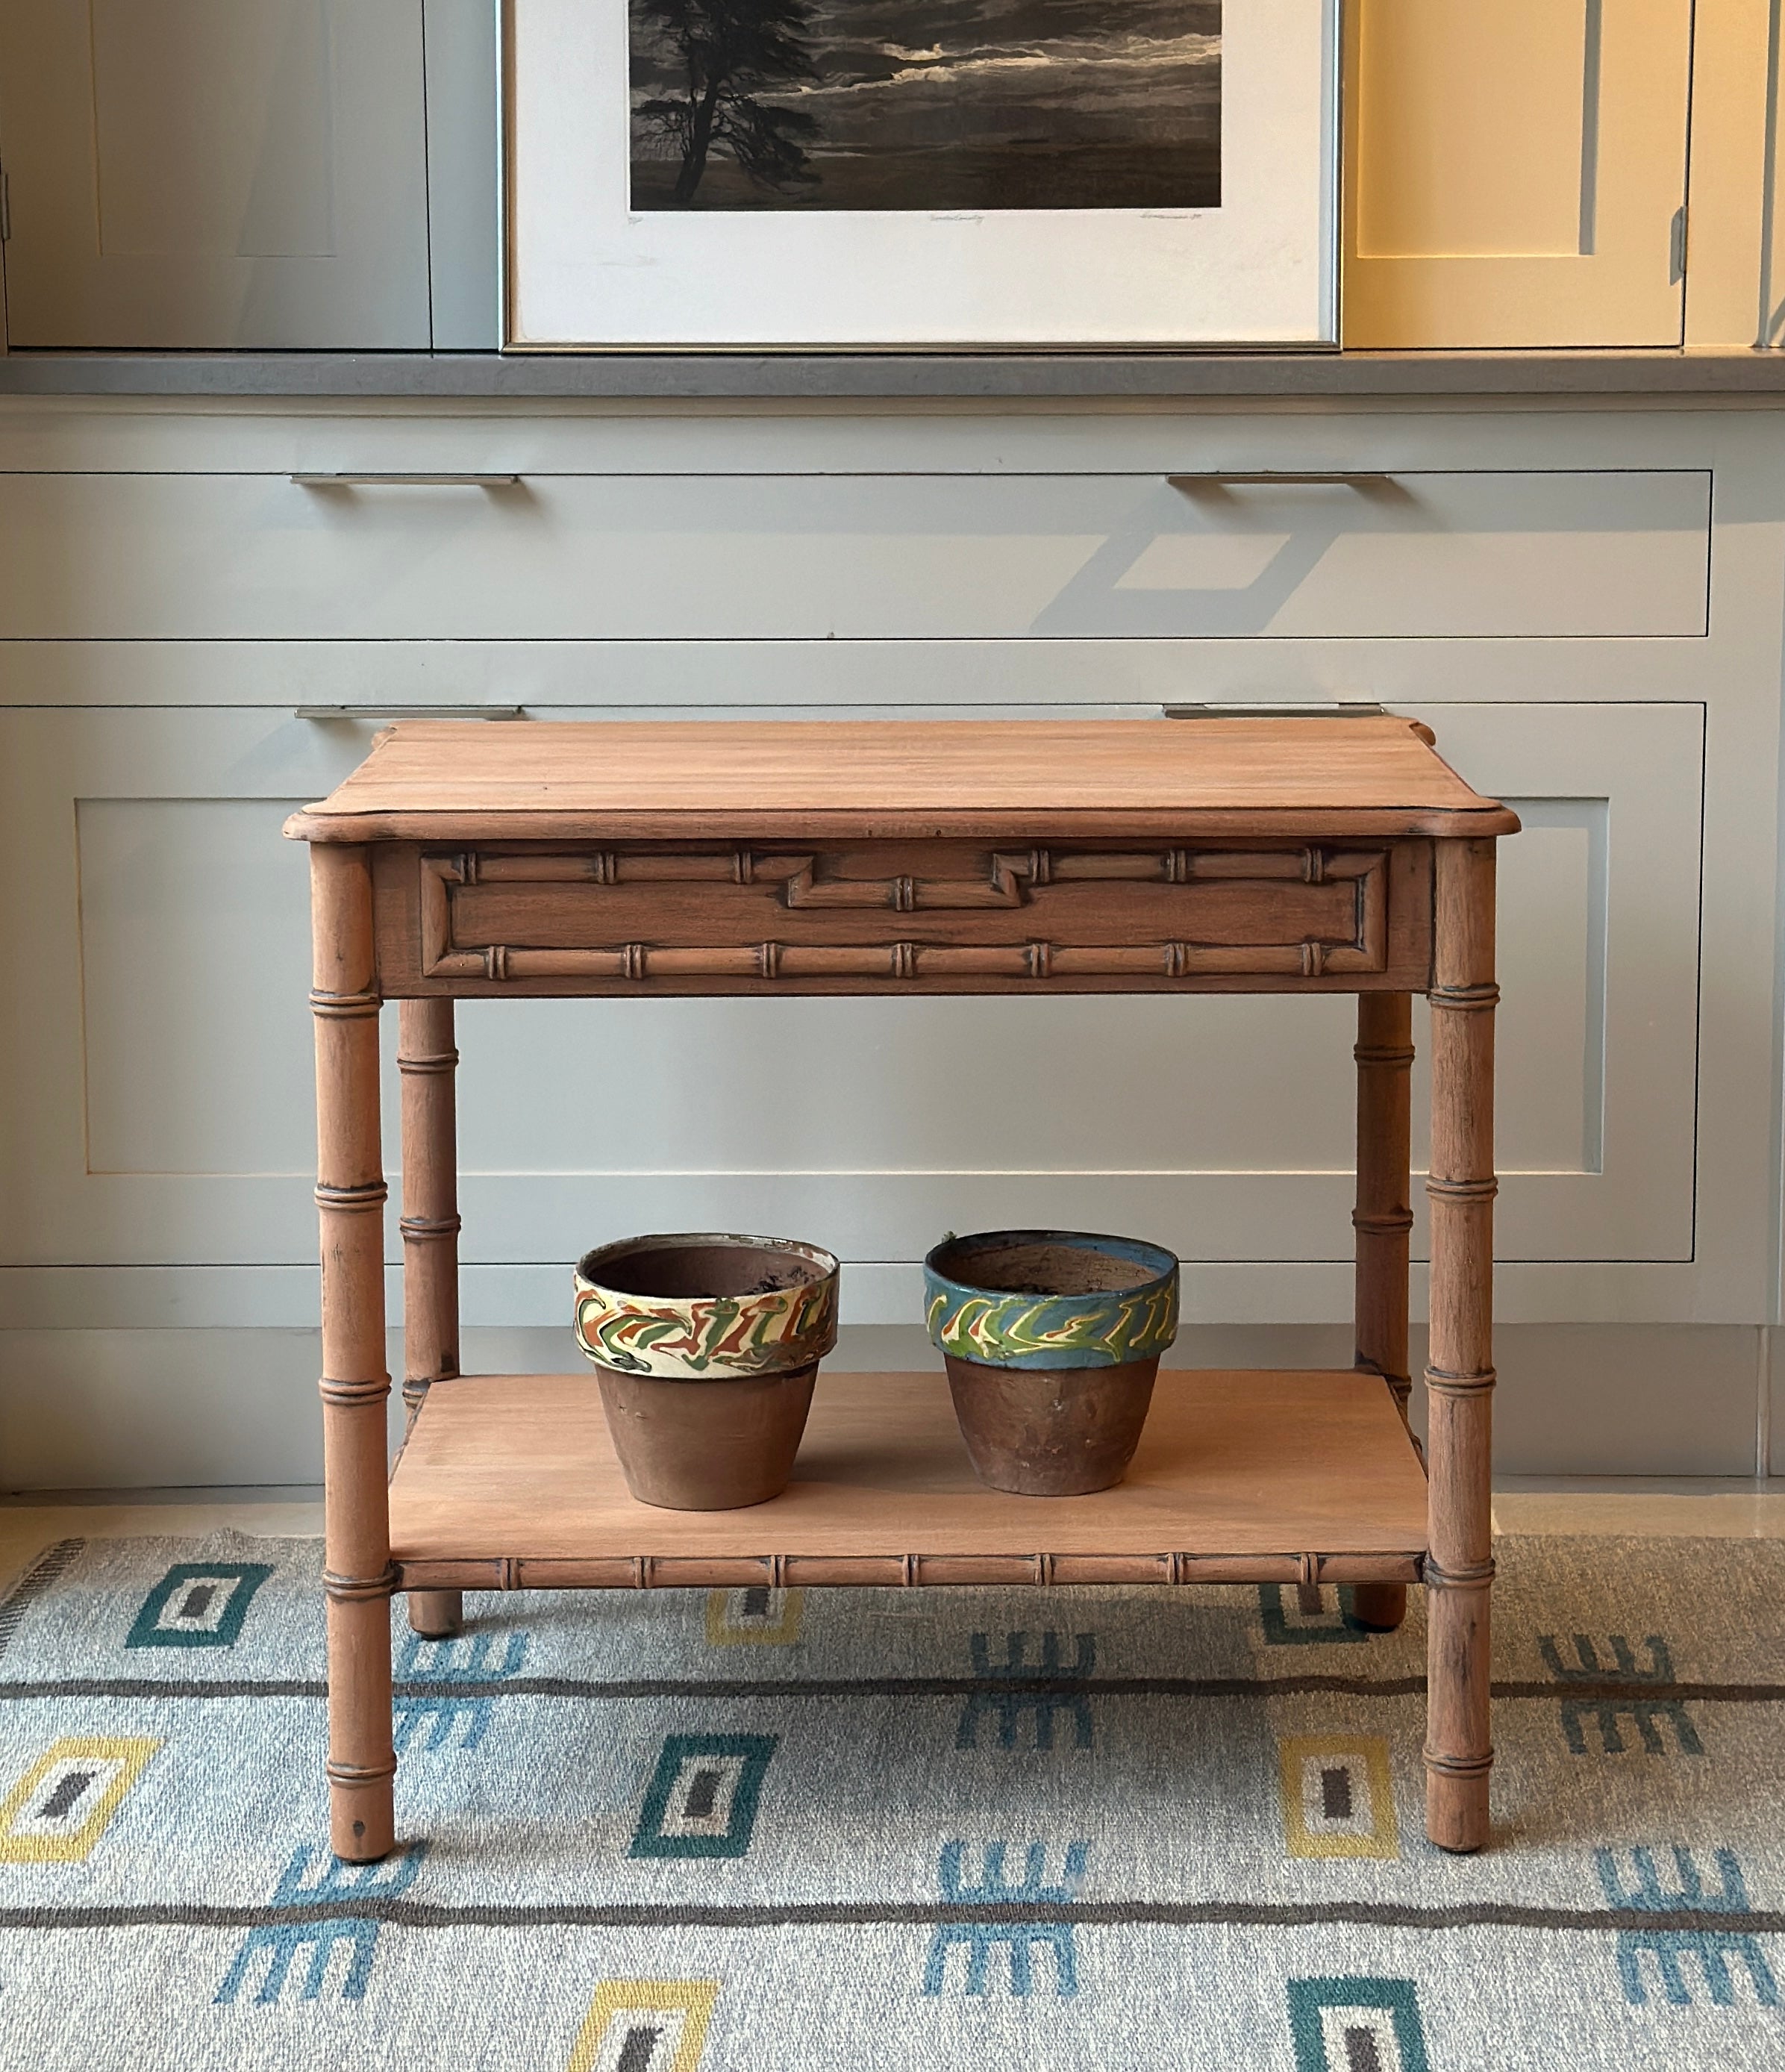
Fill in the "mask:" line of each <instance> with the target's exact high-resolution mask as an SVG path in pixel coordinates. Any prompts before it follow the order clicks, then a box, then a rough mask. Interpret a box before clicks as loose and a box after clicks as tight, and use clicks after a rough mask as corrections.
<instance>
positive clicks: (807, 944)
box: [286, 717, 1518, 1863]
mask: <svg viewBox="0 0 1785 2072" xmlns="http://www.w3.org/2000/svg"><path fill="white" fill-rule="evenodd" d="M1431 739H1432V738H1431V736H1430V734H1429V733H1427V731H1426V730H1425V729H1424V728H1422V727H1420V726H1416V725H1414V723H1412V722H1409V721H1405V720H1400V719H1394V718H1388V717H1356V718H1346V719H1333V720H1327V719H1315V720H1304V719H1282V720H1269V719H1259V720H1251V719H1245V720H1238V719H1234V720H1215V719H1211V720H1201V721H1158V722H1123V721H1114V722H1110V721H1094V722H992V723H978V722H944V723H940V724H934V725H930V724H923V725H909V724H903V723H900V724H888V723H856V722H825V723H817V724H800V725H783V724H749V723H738V724H735V725H728V724H723V723H721V724H716V725H704V724H703V725H688V724H678V723H667V724H643V725H631V724H624V725H622V724H619V723H615V724H612V725H602V724H595V725H570V724H527V725H523V726H486V725H479V724H477V723H474V722H432V721H429V722H408V723H405V724H403V725H400V726H396V727H393V728H392V729H391V730H388V732H386V733H384V734H380V737H379V738H378V740H377V742H375V745H374V746H373V749H372V752H371V754H370V755H369V756H368V757H367V760H366V761H365V763H363V764H362V765H361V766H360V767H359V769H358V770H357V771H355V773H354V774H353V775H352V776H351V777H350V778H349V779H347V783H345V784H343V786H342V787H341V788H340V789H339V791H337V792H335V793H334V796H332V797H331V798H330V799H329V800H326V801H325V802H324V803H323V804H321V805H318V806H314V807H311V808H309V809H308V810H306V812H302V813H299V814H298V815H296V816H294V817H293V820H291V821H290V822H289V824H288V827H287V829H286V832H287V833H288V834H290V835H292V836H293V837H297V838H298V839H300V840H303V841H308V842H310V844H311V845H312V847H311V852H310V856H311V870H312V882H313V889H314V937H315V989H314V992H313V993H312V994H311V996H310V1002H311V1006H312V1009H313V1010H314V1014H315V1017H316V1057H317V1091H318V1140H319V1153H318V1162H319V1169H320V1178H319V1182H318V1187H317V1190H316V1191H317V1200H318V1203H319V1205H320V1207H321V1212H322V1346H323V1365H324V1369H325V1372H324V1376H323V1379H322V1401H323V1423H324V1433H325V1474H326V1483H327V1492H326V1494H327V1506H326V1509H327V1541H326V1548H327V1552H326V1578H325V1582H326V1590H327V1593H328V1629H329V1691H330V1699H329V1707H330V1756H329V1763H328V1774H329V1778H330V1783H331V1786H332V1788H333V1816H332V1827H331V1833H332V1839H333V1842H334V1849H335V1852H336V1854H337V1855H338V1856H342V1857H343V1858H345V1859H347V1860H349V1861H351V1862H355V1863H363V1862H369V1861H372V1860H375V1859H376V1858H378V1857H380V1856H384V1855H385V1854H386V1853H387V1852H388V1851H389V1850H390V1848H392V1845H393V1841H394V1827H393V1815H392V1778H393V1777H394V1775H395V1773H396V1758H395V1756H394V1754H393V1753H392V1732H391V1647H390V1621H389V1612H388V1598H389V1597H390V1596H391V1595H392V1593H393V1592H394V1591H398V1590H401V1591H405V1592H407V1593H408V1596H409V1609H410V1618H411V1620H412V1623H413V1624H414V1625H415V1626H416V1627H417V1629H418V1630H421V1631H423V1632H429V1633H443V1632H449V1631H450V1630H453V1626H455V1625H456V1624H457V1622H458V1615H459V1593H461V1592H462V1590H464V1589H467V1588H471V1589H519V1588H526V1589H537V1588H540V1587H541V1586H548V1587H550V1586H562V1587H566V1588H573V1589H592V1588H630V1589H649V1588H651V1587H654V1586H663V1585H704V1586H721V1585H733V1586H735V1585H761V1584H762V1583H765V1582H766V1583H769V1584H773V1585H794V1584H801V1585H806V1584H811V1585H824V1584H851V1583H854V1584H867V1583H873V1584H890V1585H931V1584H940V1583H1029V1584H1036V1585H1048V1584H1049V1583H1051V1582H1062V1583H1064V1582H1088V1581H1110V1582H1115V1581H1125V1582H1135V1581H1153V1582H1158V1583H1159V1584H1162V1585H1180V1584H1184V1583H1190V1582H1197V1581H1222V1582H1229V1581H1279V1582H1285V1583H1290V1584H1295V1585H1299V1586H1300V1587H1302V1588H1304V1589H1307V1588H1312V1587H1315V1586H1318V1585H1319V1584H1320V1583H1321V1582H1323V1581H1325V1582H1341V1581H1342V1582H1350V1583H1352V1584H1354V1585H1356V1586H1357V1592H1358V1595H1357V1605H1358V1609H1359V1612H1360V1615H1361V1616H1362V1617H1363V1618H1364V1619H1365V1620H1366V1622H1369V1623H1373V1624H1375V1625H1377V1626H1392V1625H1393V1624H1395V1623H1397V1622H1398V1620H1399V1618H1401V1614H1402V1612H1403V1610H1404V1609H1405V1586H1406V1585H1407V1584H1408V1583H1410V1582H1422V1583H1423V1584H1424V1585H1426V1590H1427V1593H1428V1608H1429V1625H1430V1679H1429V1696H1428V1700H1427V1721H1428V1724H1427V1733H1426V1770H1427V1802H1426V1803H1427V1811H1426V1821H1427V1827H1428V1831H1429V1832H1430V1836H1431V1837H1432V1839H1433V1840H1434V1841H1435V1842H1437V1843H1438V1844H1441V1845H1442V1847H1444V1848H1450V1849H1473V1848H1479V1847H1480V1846H1481V1845H1482V1844H1483V1843H1484V1842H1485V1841H1486V1840H1487V1778H1488V1770H1489V1766H1490V1764H1491V1762H1492V1753H1491V1749H1490V1743H1489V1738H1488V1667H1487V1638H1488V1626H1487V1621H1488V1598H1489V1589H1490V1585H1491V1582H1492V1576H1493V1560H1492V1537H1491V1522H1490V1515H1489V1483H1488V1470H1489V1406H1490V1403H1491V1400H1492V1396H1491V1392H1492V1387H1493V1382H1494V1373H1493V1367H1492V1326H1491V1308H1492V1214H1493V1196H1494V1191H1495V1181H1494V1171H1493V1026H1494V1024H1493V1009H1494V1004H1495V1001H1496V998H1497V997H1498V995H1497V989H1496V986H1495V984H1494V963H1493V946H1494V853H1495V840H1496V837H1498V836H1500V835H1503V834H1510V833H1515V832H1516V829H1517V826H1518V822H1517V820H1516V818H1515V817H1514V816H1513V815H1512V813H1511V812H1508V811H1507V809H1506V808H1504V806H1501V805H1500V804H1496V802H1494V801H1493V800H1487V799H1483V798H1481V797H1479V796H1477V795H1476V794H1475V793H1474V792H1473V791H1471V790H1470V789H1469V788H1468V787H1467V785H1466V784H1464V783H1463V782H1462V780H1461V779H1459V778H1458V777H1457V776H1456V775H1455V773H1454V772H1453V771H1451V770H1450V769H1449V768H1448V767H1446V764H1445V763H1442V761H1441V760H1440V759H1439V758H1438V756H1437V755H1436V754H1434V751H1433V749H1432V746H1431ZM1209 992H1223V993H1225V992H1258V993H1356V995H1357V997H1358V1042H1357V1046H1356V1060H1357V1068H1358V1098H1357V1207H1356V1215H1355V1216H1354V1218H1353V1222H1354V1223H1355V1225H1356V1260H1357V1266H1356V1367H1355V1369H1353V1370H1352V1371H1346V1372H1343V1373H1333V1374H1304V1373H1269V1374H1247V1375H1206V1374H1204V1375H1194V1374H1182V1375H1163V1376H1162V1377H1161V1379H1160V1384H1159V1392H1158V1393H1157V1395H1156V1396H1155V1408H1154V1411H1153V1413H1152V1416H1151V1420H1150V1421H1149V1424H1148V1428H1147V1435H1146V1437H1145V1440H1144V1441H1143V1446H1142V1449H1141V1452H1140V1453H1139V1455H1138V1456H1137V1457H1136V1460H1135V1466H1134V1468H1133V1470H1132V1471H1131V1472H1130V1476H1129V1478H1128V1479H1127V1480H1126V1482H1123V1483H1122V1484H1121V1485H1120V1486H1118V1487H1117V1488H1116V1489H1114V1490H1107V1491H1105V1492H1104V1493H1102V1494H1100V1495H1098V1496H1092V1497H1073V1498H1024V1497H1012V1496H1007V1495H1000V1494H996V1493H995V1492H993V1491H990V1490H985V1489H983V1488H982V1487H980V1486H979V1484H978V1483H977V1482H975V1480H974V1479H973V1477H972V1475H971V1474H970V1470H968V1467H967V1465H966V1456H965V1453H964V1450H963V1449H962V1445H961V1442H960V1440H959V1437H958V1433H956V1431H955V1429H954V1420H953V1416H952V1413H951V1411H950V1408H949V1402H948V1396H947V1392H946V1388H945V1387H943V1386H942V1383H941V1382H940V1379H939V1378H938V1379H927V1378H922V1377H912V1376H901V1377H899V1378H898V1379H897V1383H896V1385H883V1386H878V1387H876V1385H875V1383H874V1378H872V1377H862V1376H844V1377H838V1378H831V1379H829V1380H826V1381H821V1383H820V1384H819V1396H818V1400H817V1403H816V1405H815V1409H814V1412H813V1417H812V1421H811V1424H810V1427H809V1428H808V1432H807V1436H806V1441H805V1444H804V1445H803V1447H802V1452H801V1455H800V1462H799V1466H798V1470H797V1473H796V1478H795V1481H794V1484H793V1486H792V1487H791V1488H790V1490H788V1491H787V1493H786V1495H785V1496H782V1497H780V1498H777V1499H775V1501H773V1503H766V1504H762V1505H759V1506H757V1507H754V1508H752V1509H749V1510H746V1511H730V1512H704V1513H699V1512H696V1513H689V1512H675V1511H657V1510H652V1509H650V1508H649V1507H646V1506H643V1505H641V1504H638V1503H634V1502H633V1501H632V1500H631V1498H630V1497H629V1496H628V1495H627V1494H626V1491H625V1488H624V1485H623V1483H622V1481H621V1479H620V1477H619V1474H618V1468H617V1466H616V1465H615V1463H614V1461H613V1457H612V1453H611V1452H610V1450H609V1447H608V1445H607V1442H606V1438H605V1431H604V1429H603V1427H602V1424H601V1412H600V1408H599V1405H598V1403H597V1394H596V1391H595V1390H594V1388H593V1385H592V1377H591V1376H590V1375H589V1374H588V1373H587V1372H586V1371H585V1372H582V1373H579V1374H574V1375H513V1376H499V1375H498V1376H489V1375H485V1376H461V1375H460V1374H459V1371H458V1370H459V1361H458V1227H459V1224H458V1211H457V1176H456V1167H455V1154H454V1131H453V1067H454V1066H455V1064H456V1063H457V1058H456V1054H455V1053H454V1051H453V1008H452V1003H453V1000H454V999H455V998H458V997H468V998H479V999H503V998H509V997H528V996H538V995H555V996H564V995H594V994H601V995H606V996H630V997H644V996H646V995H651V994H664V993H684V994H716V993H728V994H729V993H799V994H815V993H870V994H901V995H902V994H907V993H1016V994H1020V995H1027V996H1028V997H1040V996H1041V995H1044V994H1047V993H1209ZM1413 993H1426V994H1427V995H1428V996H1429V997H1430V1002H1431V1009H1432V1110H1433V1113H1432V1154H1431V1178H1430V1180H1429V1181H1428V1182H1427V1183H1426V1185H1427V1191H1428V1193H1429V1194H1430V1198H1431V1301H1430V1315H1431V1338H1430V1364H1429V1365H1428V1367H1426V1388H1427V1390H1428V1392H1429V1394H1430V1431H1429V1440H1428V1450H1429V1464H1430V1482H1429V1486H1428V1484H1427V1482H1426V1476H1425V1474H1424V1473H1423V1472H1422V1468H1421V1465H1420V1461H1419V1458H1418V1453H1417V1450H1416V1449H1415V1447H1414V1443H1413V1441H1412V1440H1411V1438H1410V1436H1409V1434H1408V1433H1407V1430H1406V1427H1405V1409H1406V1403H1407V1397H1408V1394H1409V1390H1410V1382H1409V1379H1408V1375H1407V1258H1408V1233H1409V1231H1410V1227H1411V1224H1412V1220H1413V1219H1412V1215H1411V1213H1410V1209H1409V1207H1408V1198H1407V1189H1408V1071H1409V1067H1410V1063H1411V1061H1412V1057H1413V1051H1412V1047H1411V1042H1410V995H1412V994H1413ZM389 997H395V998H396V999H398V1000H399V1001H400V1003H401V1005H400V1011H399V1012H400V1065H401V1067H402V1073H403V1081H402V1084H403V1110H402V1112H403V1193H404V1200H403V1216H402V1232H403V1241H404V1307H405V1322H406V1328H405V1331H404V1345H405V1366H406V1367H407V1370H408V1372H407V1379H405V1382H404V1396H405V1398H406V1399H407V1400H408V1406H409V1412H410V1429H409V1436H408V1441H407V1443H406V1445H405V1446H404V1451H403V1453H402V1455H401V1457H400V1461H399V1462H398V1465H397V1467H396V1471H395V1474H394V1475H393V1476H392V1477H391V1478H390V1480H389V1483H388V1487H387V1474H386V1441H385V1400H386V1398H387V1397H388V1394H389V1392H390V1379H389V1376H388V1374H387V1373H386V1371H385V1363H384V1362H385V1353H384V1203H385V1186H384V1174H383V1171H382V1163H381V1157H380V1141H379V1059H378V1017H379V1011H380V1006H381V1005H382V1003H383V1001H384V1000H385V999H386V998H389ZM601 1235H607V1234H605V1233H601V1232H598V1231H583V1232H580V1233H572V1232H568V1231H567V1232H566V1233H565V1236H566V1241H567V1247H571V1248H573V1247H572V1246H571V1240H572V1239H574V1241H575V1244H581V1243H583V1242H584V1241H585V1240H588V1241H591V1242H593V1240H594V1239H596V1238H597V1237H599V1236H601ZM803 1235H811V1236H815V1237H816V1238H819V1239H823V1235H824V1233H823V1231H815V1232H809V1233H803ZM566 1315H567V1317H568V1270H567V1273H566ZM566 1330H567V1336H568V1324H567V1326H566Z"/></svg>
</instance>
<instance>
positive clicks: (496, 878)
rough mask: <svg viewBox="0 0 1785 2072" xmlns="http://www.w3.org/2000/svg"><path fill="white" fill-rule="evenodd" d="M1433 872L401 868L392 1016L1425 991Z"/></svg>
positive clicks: (954, 863) (1213, 865)
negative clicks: (840, 1001) (452, 998)
mask: <svg viewBox="0 0 1785 2072" xmlns="http://www.w3.org/2000/svg"><path fill="white" fill-rule="evenodd" d="M1430 872H1431V851H1430V845H1428V844H1426V843H1422V842H1406V843H1390V844H1377V845H1356V846H1349V847H1340V846H1331V847H1320V846H1295V847H1277V848H1270V849H1266V848H1253V849H1214V848H1207V847H1204V848H1164V847H1158V846H1155V847H1139V846H1134V845H1122V846H1106V847H1099V848H1090V847H1081V846H1074V845H1059V844H1037V845H1033V846H1030V847H1009V848H1001V849H986V848H981V847H975V846H973V845H970V844H966V843H952V842H951V843H942V842H937V843H923V844H891V843H881V844H870V845H864V846H862V847H860V848H856V849H832V850H822V849H794V848H791V847H775V848H741V847H737V846H720V845H691V846H689V847H687V848H680V849H677V848H671V847H667V846H664V845H660V844H650V845H646V844H636V845H626V846H622V847H616V848H610V849H575V850H571V851H564V850H552V851H549V852H548V851H544V850H539V849H534V850H525V849H516V848H512V847H510V848H502V847H493V848H480V849H466V850H451V851H441V850H434V849H418V848H413V847H408V846H404V847H401V848H393V849H389V850H383V851H381V852H380V855H379V857H378V888H379V941H380V977H381V980H382V983H383V985H384V989H385V990H386V991H387V992H388V993H393V994H395V993H440V992H451V993H467V994H478V993H494V994H498V995H499V994H503V993H508V994H514V993H555V992H556V993H571V992H588V991H594V992H597V993H615V994H624V993H759V992H766V993H774V992H790V993H881V992H889V993H998V992H1007V991H1016V990H1021V991H1027V990H1029V989H1038V990H1043V991H1060V992H1167V991H1172V992H1176V991H1189V992H1195V991H1198V990H1203V991H1219V990H1221V989H1223V988H1224V987H1233V986H1237V985H1245V986H1247V987H1250V988H1256V987H1257V986H1258V985H1260V983H1261V982H1263V983H1266V984H1268V985H1270V986H1272V987H1273V988H1292V989H1300V988H1302V987H1317V988H1318V987H1325V988H1339V989H1356V988H1358V987H1360V986H1381V987H1398V988H1401V989H1421V988H1422V987H1423V985H1424V983H1425V976H1426V970H1427V968H1428V964H1429V939H1430V907H1431V895H1430Z"/></svg>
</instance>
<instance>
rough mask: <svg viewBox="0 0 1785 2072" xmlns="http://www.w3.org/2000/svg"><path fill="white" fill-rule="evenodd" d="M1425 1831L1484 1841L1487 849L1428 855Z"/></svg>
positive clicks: (1444, 1841)
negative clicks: (1432, 886)
mask: <svg viewBox="0 0 1785 2072" xmlns="http://www.w3.org/2000/svg"><path fill="white" fill-rule="evenodd" d="M1437 851H1438V883H1437V911H1436V917H1435V919H1436V939H1435V941H1434V948H1433V982H1432V989H1431V1004H1432V1158H1431V1177H1430V1179H1429V1180H1428V1181H1427V1182H1426V1191H1427V1193H1428V1194H1430V1197H1431V1217H1432V1239H1431V1248H1432V1268H1431V1276H1432V1277H1431V1351H1430V1365H1429V1366H1428V1367H1426V1389H1427V1391H1428V1392H1429V1396H1430V1418H1431V1424H1430V1434H1429V1437H1428V1442H1427V1454H1428V1467H1429V1470H1430V1478H1431V1495H1430V1505H1431V1515H1430V1538H1429V1542H1428V1544H1429V1547H1430V1554H1429V1556H1428V1558H1427V1560H1426V1615H1427V1619H1428V1622H1429V1625H1430V1638H1429V1642H1428V1653H1427V1692H1428V1696H1427V1699H1426V1832H1427V1834H1428V1835H1430V1837H1431V1839H1432V1840H1433V1841H1434V1842H1435V1843H1437V1844H1438V1846H1439V1847H1440V1848H1446V1849H1479V1848H1480V1847H1481V1846H1482V1844H1483V1843H1484V1842H1486V1840H1487V1777H1488V1771H1489V1769H1490V1767H1491V1766H1492V1762H1493V1747H1492V1741H1491V1740H1490V1738H1489V1730H1488V1625H1487V1613H1488V1598H1489V1594H1490V1590H1491V1588H1492V1582H1493V1576H1494V1560H1493V1520H1492V1509H1491V1502H1492V1490H1491V1482H1490V1476H1491V1465H1492V1462H1491V1455H1492V1421H1491V1420H1492V1404H1493V1387H1494V1368H1493V1283H1494V1268H1493V1259H1494V1190H1495V1180H1494V1003H1495V1002H1496V1000H1497V999H1498V998H1499V997H1500V990H1499V988H1498V987H1497V986H1496V985H1495V984H1494V845H1493V843H1492V841H1441V842H1439V843H1438V845H1437Z"/></svg>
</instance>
